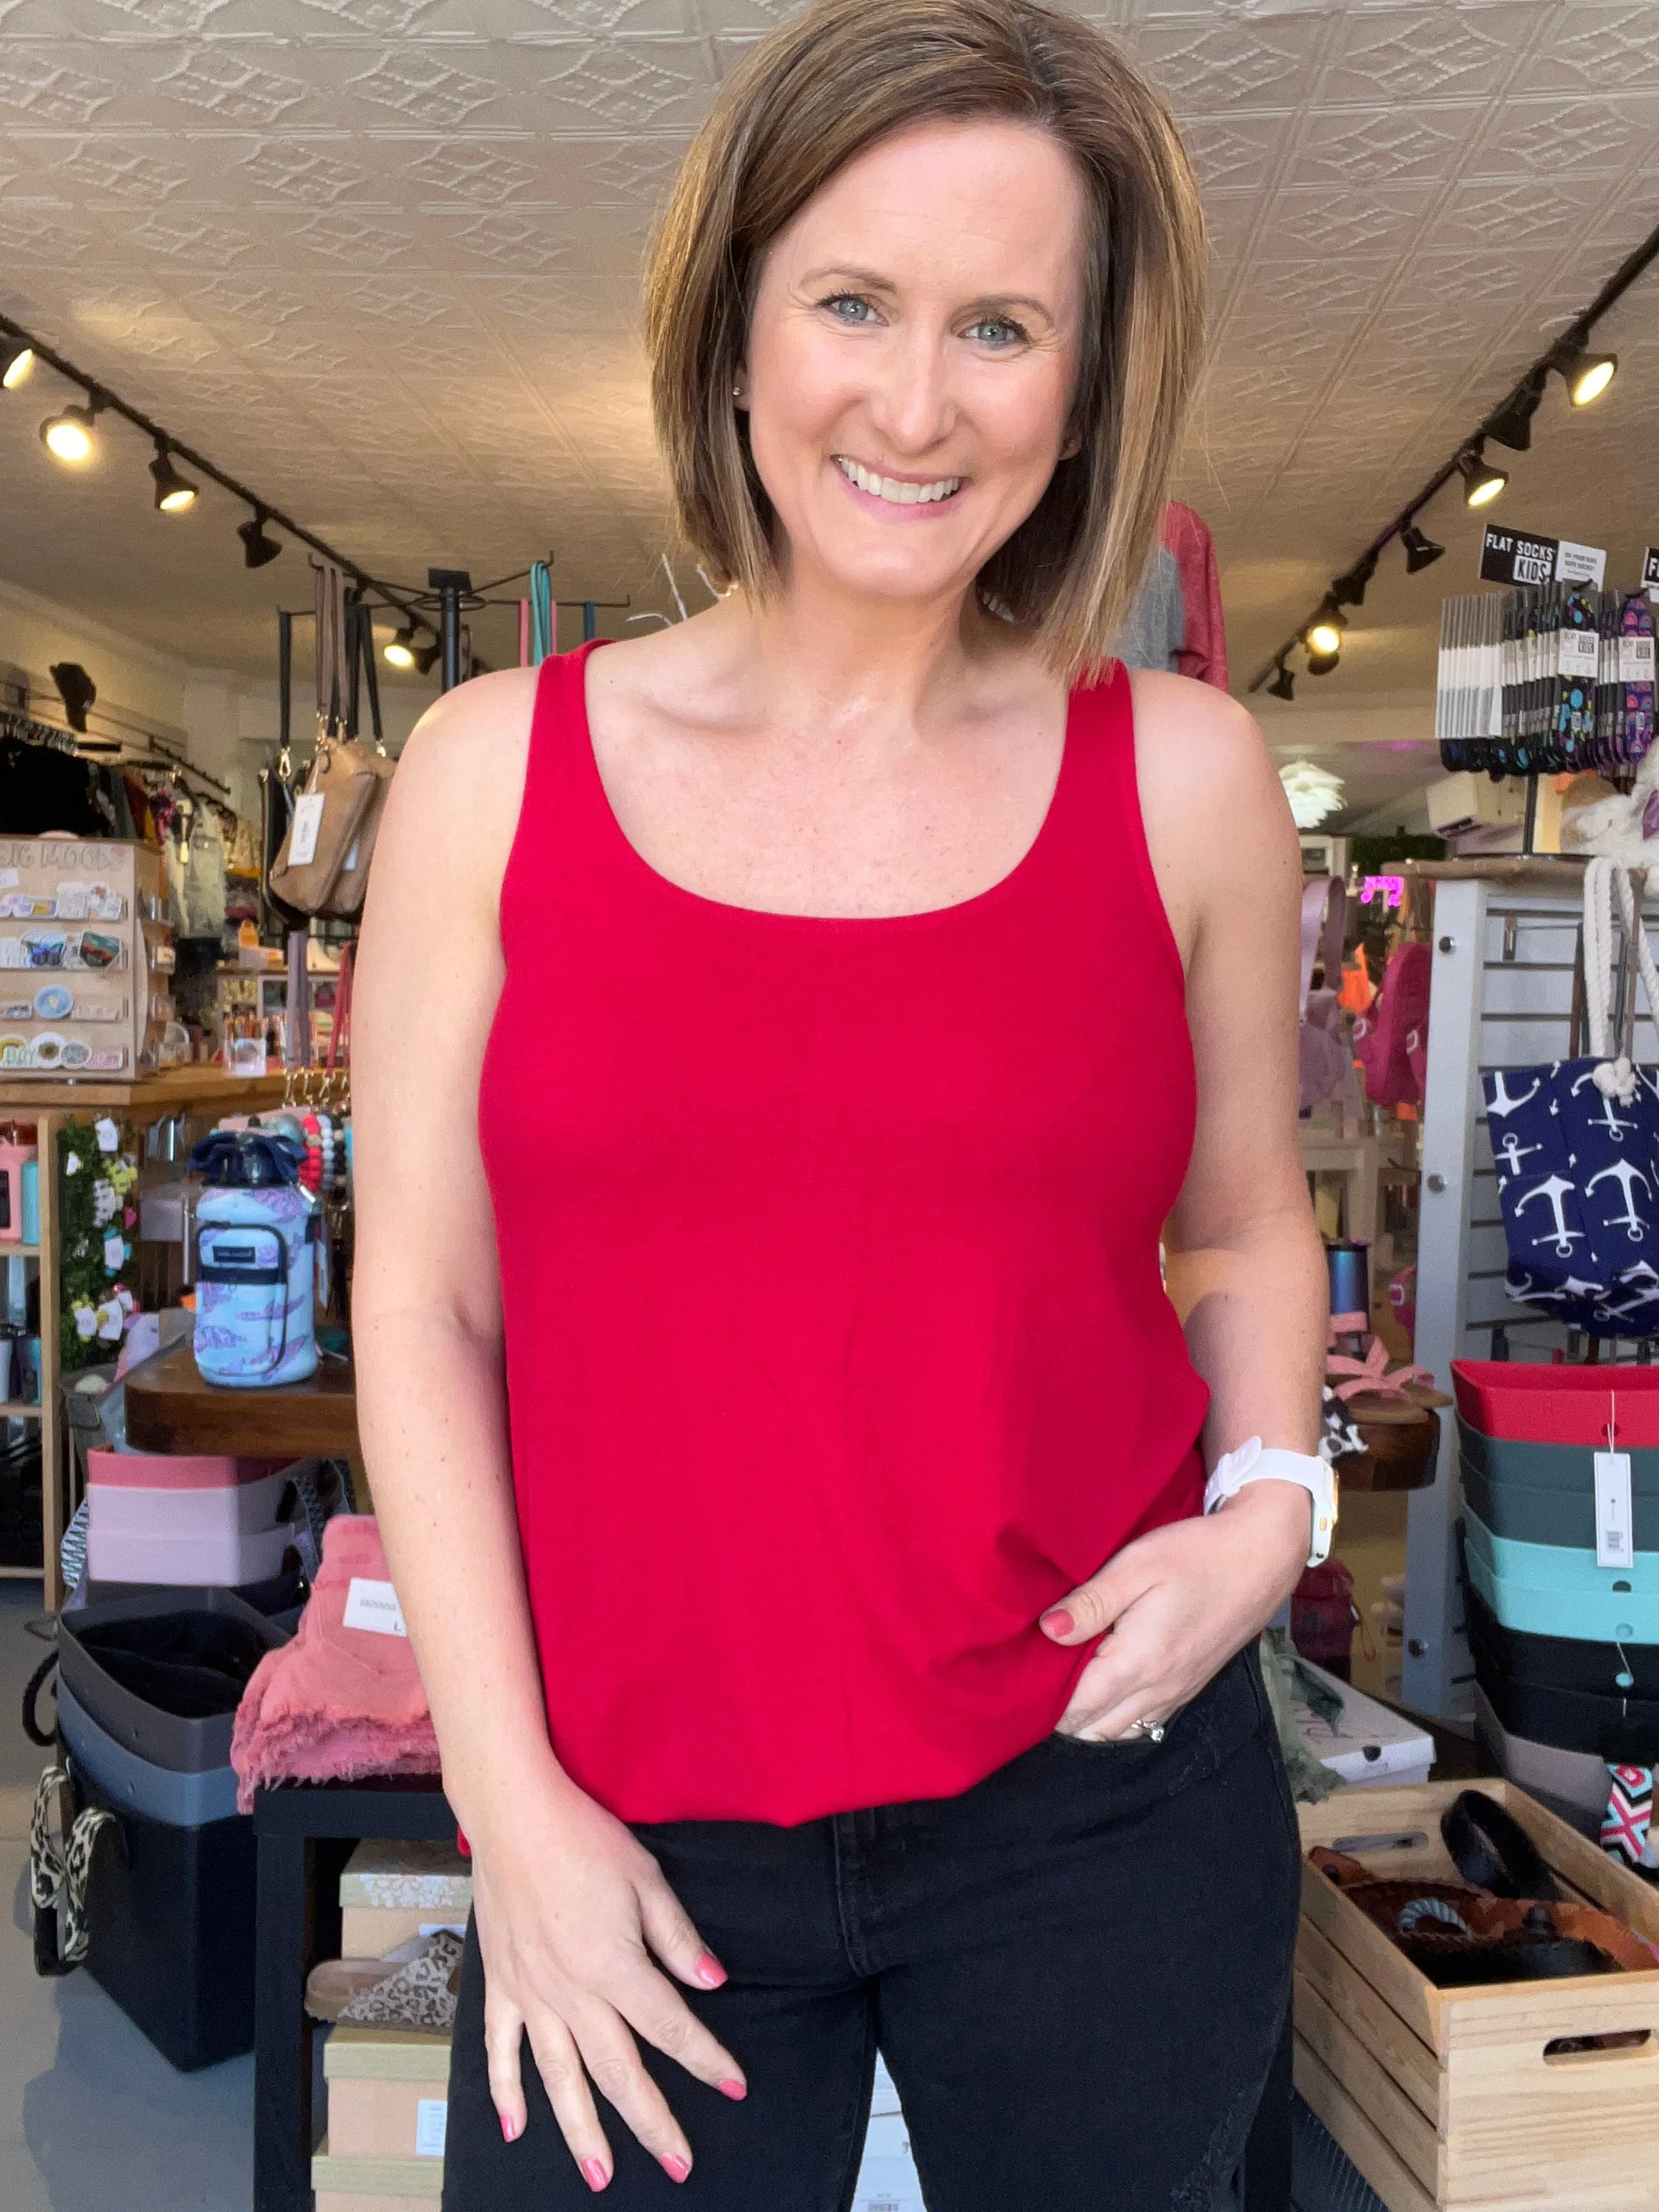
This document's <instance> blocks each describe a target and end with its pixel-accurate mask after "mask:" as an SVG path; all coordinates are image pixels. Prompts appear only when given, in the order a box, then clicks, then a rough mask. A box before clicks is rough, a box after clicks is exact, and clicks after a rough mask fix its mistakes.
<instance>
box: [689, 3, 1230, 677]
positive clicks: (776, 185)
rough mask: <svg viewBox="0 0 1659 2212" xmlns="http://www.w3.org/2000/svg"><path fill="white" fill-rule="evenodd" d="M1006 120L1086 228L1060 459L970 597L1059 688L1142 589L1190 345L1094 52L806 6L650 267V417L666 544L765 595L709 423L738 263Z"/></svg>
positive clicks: (739, 433) (1193, 286)
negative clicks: (1031, 135) (816, 198)
mask: <svg viewBox="0 0 1659 2212" xmlns="http://www.w3.org/2000/svg"><path fill="white" fill-rule="evenodd" d="M973 116H997V117H1006V118H1012V119H1013V120H1016V121H1019V122H1025V123H1030V124H1032V125H1036V127H1037V128H1039V129H1041V130H1044V131H1048V132H1049V133H1050V134H1051V135H1052V136H1053V137H1054V138H1055V139H1056V140H1057V141H1058V142H1059V143H1060V144H1061V145H1062V146H1064V147H1065V148H1066V149H1067V151H1068V152H1069V153H1070V154H1071V155H1072V157H1073V160H1074V161H1076V163H1077V165H1078V168H1079V172H1080V173H1081V176H1082V178H1083V181H1084V185H1085V190H1086V192H1087V197H1088V203H1089V207H1090V211H1091V220H1090V238H1089V245H1088V253H1087V264H1088V265H1087V269H1086V271H1085V295H1084V296H1085V309H1084V326H1083V345H1082V358H1081V362H1080V365H1079V380H1078V390H1077V396H1076V399H1075V402H1074V410H1073V435H1075V436H1077V437H1079V438H1080V440H1081V441H1082V443H1081V451H1080V453H1079V455H1078V457H1077V458H1076V459H1073V460H1070V461H1062V462H1061V463H1060V465H1058V466H1057V467H1056V469H1055V471H1054V476H1053V477H1052V478H1051V480H1050V482H1049V483H1048V489H1047V490H1046V491H1045V492H1044V493H1043V495H1042V499H1041V500H1040V501H1038V503H1037V505H1036V507H1035V509H1034V510H1033V511H1032V513H1030V515H1029V516H1028V517H1027V518H1026V520H1024V522H1023V523H1022V524H1021V525H1020V526H1019V528H1018V530H1017V531H1015V532H1014V533H1013V535H1012V537H1011V538H1009V540H1008V542H1007V544H1005V545H1003V546H1002V547H1001V548H1000V550H998V551H997V552H996V553H995V554H994V555H993V556H992V558H991V559H990V560H989V561H988V562H987V564H986V566H985V568H984V569H983V570H982V571H981V576H980V589H981V593H982V594H983V595H984V596H985V597H986V598H987V599H990V600H991V601H992V602H993V603H994V604H996V605H1000V607H1001V608H1003V609H1006V611H1007V612H1009V613H1010V614H1012V616H1013V617H1014V619H1015V620H1016V621H1017V622H1019V623H1024V624H1025V625H1027V626H1029V627H1030V629H1032V631H1033V633H1034V634H1035V635H1036V639H1037V641H1038V644H1039V646H1040V648H1041V649H1042V653H1043V655H1044V657H1045V658H1046V659H1048V661H1049V662H1050V663H1051V664H1052V665H1054V667H1055V668H1056V669H1058V670H1059V671H1061V672H1062V673H1063V674H1064V675H1065V676H1066V678H1068V679H1070V678H1073V677H1075V676H1076V675H1078V674H1079V672H1081V671H1085V670H1086V669H1089V668H1091V667H1095V666H1097V665H1099V663H1100V662H1101V661H1102V660H1103V658H1104V657H1105V656H1106V654H1107V653H1109V651H1110V648H1111V642H1112V640H1113V638H1114V636H1115V635H1116V632H1117V629H1118V627H1119V625H1120V623H1121V621H1122V619H1123V617H1124V615H1125V614H1126V612H1127V609H1128V605H1129V602H1130V601H1131V599H1133V596H1134V592H1135V591H1136V588H1137V586H1139V581H1140V579H1141V576H1142V574H1143V573H1144V571H1145V569H1146V562H1147V560H1148V558H1149V556H1150V555H1151V552H1152V545H1153V542H1154V538H1155V536H1156V533H1157V532H1158V526H1159V523H1160V520H1161V518H1162V514H1163V509H1164V500H1165V497H1166V495H1167V490H1168V483H1169V475H1170V466H1171V464H1172V462H1173V459H1174V455H1175V448H1176V440H1177V439H1178V437H1179V435H1180V430H1181V424H1182V417H1183V416H1184V414H1185V410H1186V405H1187V401H1188V395H1189V393H1190V391H1191V388H1192V385H1193V380H1194V375H1195V374H1196V371H1197V368H1198V363H1199V360H1200V348H1201V344H1202V334H1203V320H1204V277H1205V268H1206V244H1205V235H1204V218H1203V213H1202V210H1201V208H1200V203H1199V196H1198V188H1197V185H1196V184H1195V182H1194V178H1193V173H1192V170H1191V167H1190V166H1189V165H1188V160H1187V156H1186V153H1185V150H1184V149H1183V148H1182V143H1181V140H1180V137H1179V136H1178V135H1177V133H1176V127H1175V125H1174V123H1173V121H1172V120H1171V118H1170V114H1169V111H1168V110H1167V108H1166V107H1165V106H1164V102H1163V100H1161V99H1160V98H1159V97H1158V94H1157V93H1155V92H1154V91H1153V90H1152V88H1151V86H1150V85H1149V84H1148V83H1147V82H1146V79H1145V78H1144V77H1143V76H1141V75H1140V73H1139V70H1137V69H1136V68H1135V67H1134V66H1133V64H1132V63H1130V62H1129V61H1127V59H1126V58H1124V57H1123V56H1122V55H1121V53H1120V52H1118V51H1117V49H1116V48H1115V46H1112V45H1111V44H1110V42H1109V40H1106V39H1103V37H1102V36H1101V35H1100V33H1098V32H1097V31H1095V30H1092V29H1091V28H1090V27H1089V26H1088V25H1087V24H1085V23H1083V22H1081V21H1079V20H1078V18H1077V17H1075V16H1073V15H1062V14H1060V12H1059V11H1058V10H1057V9H1053V8H1048V7H1043V6H1041V5H1039V4H1037V0H817V4H816V5H813V6H811V7H809V8H808V9H805V11H804V12H803V13H801V14H800V15H796V16H794V17H793V18H792V19H791V20H790V21H788V22H787V23H785V24H783V25H782V26H781V27H780V28H779V29H777V30H775V31H773V32H772V33H769V36H767V37H766V38H765V39H763V40H762V41H761V42H760V44H759V45H758V46H757V47H756V48H755V50H754V52H752V53H751V54H750V56H749V57H748V58H747V59H746V60H745V61H744V64H743V65H742V67H741V68H740V69H739V70H737V71H736V72H735V74H734V75H733V76H732V78H731V80H730V81H729V82H728V83H727V84H726V87H725V88H724V89H723V90H722V92H721V94H720V98H719V99H718V100H717V101H716V102H715V105H714V112H713V113H712V114H711V115H710V116H709V118H708V122H707V123H705V125H703V127H702V131H701V132H700V133H699V134H698V137H697V139H696V143H695V144H694V145H693V147H692V149H691V151H690V155H688V156H687V158H686V162H685V166H684V168H683V169H682V170H681V172H680V176H679V180H678V184H677V185H676V186H675V189H674V193H673V197H672V198H671V201H670V203H669V205H668V208H667V210H666V212H665V216H664V217H663V221H662V223H661V225H660V228H659V232H658V234H657V238H656V240H655V243H654V246H653V251H652V256H651V265H650V271H649V279H648V284H647V310H646V313H647V344H648V347H649V350H650V355H651V365H652V380H651V388H652V402H653V408H654V410H655V414H656V421H657V430H658V435H659V438H660V440H661V442H662V447H663V451H664V454H665V459H666V460H667V463H668V469H669V475H670V478H671V483H672V488H673V496H674V501H675V506H676V508H677V511H678V519H679V523H680V527H681V528H682V530H683V531H684V534H685V536H686V538H688V540H689V541H690V544H692V545H693V546H694V547H695V548H696V551H697V552H698V553H699V554H700V555H701V556H702V559H703V560H704V562H706V563H707V564H708V568H709V569H710V570H711V572H712V573H713V574H714V577H715V578H716V579H717V580H718V581H719V582H720V583H721V584H722V585H725V584H731V583H737V584H740V585H742V586H744V588H745V589H746V590H749V591H751V592H762V593H763V592H766V591H767V590H768V589H769V587H770V586H771V585H772V584H773V583H774V582H775V579H776V574H777V570H776V567H775V561H774V556H773V551H772V546H771V544H770V540H769V526H770V524H771V520H772V515H771V507H770V502H769V501H768V499H767V497H766V494H765V491H764V490H763V487H762V485H761V482H760V478H759V476H758V475H757V471H756V469H755V465H754V461H753V459H752V458H751V456H750V451H749V440H748V434H747V426H746V422H745V421H744V420H743V419H741V418H740V416H739V414H738V410H736V409H735V408H734V407H733V405H732V383H733V380H734V378H735V377H736V375H737V374H738V370H739V368H741V366H742V362H743V359H744V351H745V348H746V344H747V331H748V320H749V312H750V304H751V301H752V299H753V295H754V290H755V285H756V282H757V276H758V274H759V269H760V262H761V257H762V255H763V253H764V252H765V249H766V248H767V246H769V244H770V243H771V241H772V240H774V239H775V237H776V236H777V235H778V234H779V232H780V231H781V230H782V229H783V228H784V227H785V226H786V224H787V223H788V222H791V221H792V220H793V217H794V216H795V215H796V214H797V213H798V211H799V210H800V209H801V208H802V207H803V206H805V204H806V202H807V201H808V200H809V199H810V198H811V197H812V195H813V193H815V192H816V191H818V190H819V188H820V187H821V186H822V185H824V184H826V183H827V182H828V181H829V179H830V178H831V177H833V176H834V175H835V174H836V172H837V171H838V170H839V169H841V168H842V167H845V166H846V164H847V163H848V161H852V160H853V159H854V157H855V156H856V155H859V154H861V153H862V152H864V151H865V149H866V148H867V147H870V146H872V145H873V144H875V143H876V142H877V141H878V140H879V139H882V138H885V137H890V135H891V134H892V133H893V132H895V131H901V130H903V129H906V128H907V127H908V126H909V125H913V124H916V123H920V122H925V121H931V120H933V119H936V118H937V119H949V120H960V119H962V118H968V117H973Z"/></svg>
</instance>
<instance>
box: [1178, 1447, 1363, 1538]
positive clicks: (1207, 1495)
mask: <svg viewBox="0 0 1659 2212" xmlns="http://www.w3.org/2000/svg"><path fill="white" fill-rule="evenodd" d="M1250 1482H1296V1483H1299V1484H1300V1485H1301V1486H1302V1487H1303V1489H1304V1490H1305V1491H1307V1492H1309V1493H1310V1496H1311V1497H1312V1498H1313V1542H1312V1544H1311V1546H1310V1548H1309V1552H1308V1565H1310V1567H1319V1566H1323V1565H1324V1564H1325V1561H1326V1560H1327V1559H1328V1558H1329V1557H1330V1551H1331V1539H1332V1538H1333V1537H1334V1535H1335V1534H1336V1474H1335V1470H1334V1468H1332V1466H1331V1463H1330V1462H1329V1461H1328V1460H1324V1459H1320V1458H1319V1457H1317V1456H1316V1455H1312V1454H1310V1453H1305V1452H1293V1451H1283V1450H1281V1449H1279V1448H1278V1447H1277V1446H1274V1447H1273V1449H1270V1450H1264V1449H1263V1448H1262V1443H1261V1437H1248V1438H1247V1439H1246V1440H1245V1442H1244V1443H1242V1444H1240V1446H1239V1447H1238V1449H1237V1451H1230V1452H1224V1453H1223V1454H1222V1455H1221V1457H1220V1458H1219V1459H1218V1461H1217V1462H1216V1463H1215V1472H1214V1473H1213V1474H1212V1475H1211V1477H1210V1479H1209V1480H1208V1481H1207V1482H1206V1484H1205V1486H1204V1510H1205V1511H1206V1513H1213V1512H1214V1511H1215V1510H1216V1508H1217V1506H1218V1505H1225V1504H1226V1502H1227V1500H1228V1499H1229V1498H1237V1495H1238V1493H1239V1492H1240V1491H1241V1490H1243V1487H1244V1486H1245V1485H1246V1483H1250Z"/></svg>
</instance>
